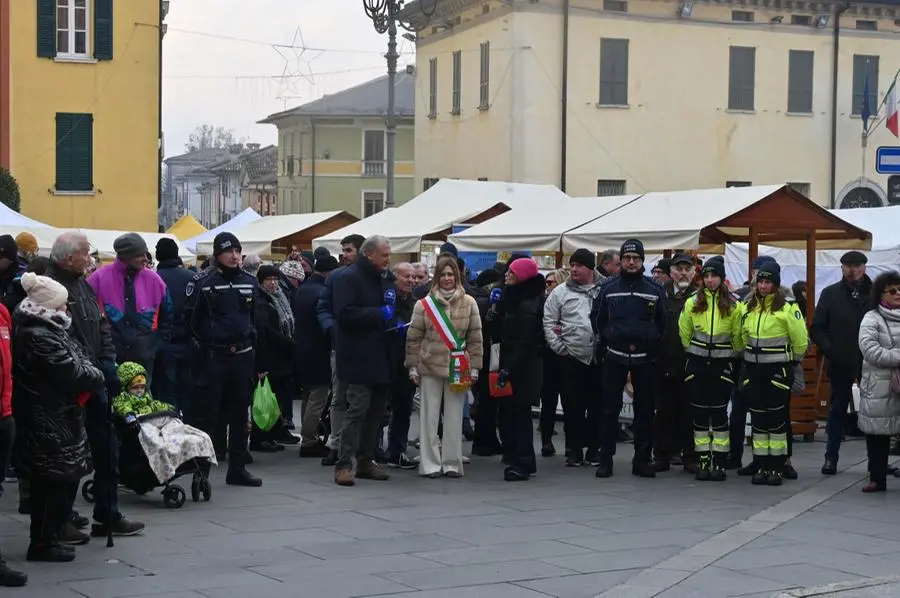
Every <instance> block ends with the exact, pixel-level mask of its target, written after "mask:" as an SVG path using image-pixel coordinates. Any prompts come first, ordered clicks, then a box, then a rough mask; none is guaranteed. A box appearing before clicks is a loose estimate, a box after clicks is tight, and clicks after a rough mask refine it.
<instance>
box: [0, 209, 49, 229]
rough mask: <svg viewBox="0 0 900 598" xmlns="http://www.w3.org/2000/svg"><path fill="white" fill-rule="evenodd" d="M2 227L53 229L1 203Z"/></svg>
mask: <svg viewBox="0 0 900 598" xmlns="http://www.w3.org/2000/svg"><path fill="white" fill-rule="evenodd" d="M0 226H3V227H12V228H21V230H23V231H24V230H30V229H33V228H53V227H51V226H49V225H47V224H44V223H43V222H38V221H37V220H34V219H32V218H29V217H28V216H25V215H24V214H20V213H19V212H16V211H15V210H14V209H12V208H11V207H9V206H8V205H6V204H5V203H2V202H0Z"/></svg>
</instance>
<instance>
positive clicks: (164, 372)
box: [153, 237, 194, 411]
mask: <svg viewBox="0 0 900 598" xmlns="http://www.w3.org/2000/svg"><path fill="white" fill-rule="evenodd" d="M156 261H157V262H158V263H157V266H156V273H157V274H159V277H160V278H162V279H163V282H165V283H166V288H168V289H169V298H170V299H171V300H172V335H171V338H170V339H169V340H168V342H164V343H163V346H162V347H161V349H160V351H159V353H158V354H157V356H156V367H155V368H154V370H155V372H156V375H155V376H154V377H153V396H154V397H156V398H157V399H159V400H160V401H162V402H164V403H168V404H170V405H175V406H176V407H178V408H179V409H180V410H181V411H186V410H187V399H188V398H189V397H190V395H189V393H188V392H186V391H187V390H188V389H189V388H190V386H191V383H190V380H191V369H190V363H191V360H190V357H191V354H190V346H191V342H190V336H189V335H188V333H187V329H186V328H185V327H184V301H185V289H186V288H187V285H188V283H189V282H191V280H193V279H194V273H193V272H191V271H190V270H188V269H187V268H185V267H184V263H183V262H182V261H181V258H180V257H178V244H177V243H175V241H173V240H172V239H169V238H168V237H163V238H162V239H160V240H159V241H158V242H157V243H156Z"/></svg>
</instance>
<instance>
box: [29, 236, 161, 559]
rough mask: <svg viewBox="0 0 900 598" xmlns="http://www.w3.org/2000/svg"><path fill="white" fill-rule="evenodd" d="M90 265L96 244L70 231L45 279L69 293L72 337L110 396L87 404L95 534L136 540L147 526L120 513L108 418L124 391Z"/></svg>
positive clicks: (115, 457) (56, 248)
mask: <svg viewBox="0 0 900 598" xmlns="http://www.w3.org/2000/svg"><path fill="white" fill-rule="evenodd" d="M90 262H91V244H90V242H89V241H88V238H87V237H86V236H85V235H84V234H82V233H79V232H76V231H66V232H63V233H62V234H60V235H59V236H58V237H57V238H56V241H55V242H54V243H53V248H52V249H51V250H50V265H49V266H48V267H47V273H46V275H47V276H49V277H50V278H52V279H53V280H55V281H57V282H58V283H60V284H61V285H63V286H64V287H65V288H66V290H67V291H68V292H69V314H70V315H71V317H72V326H71V328H69V334H71V335H72V336H73V337H75V339H77V340H78V342H79V343H80V344H81V346H82V347H83V348H84V350H85V352H86V353H87V356H88V357H89V358H90V360H91V361H92V362H93V363H94V365H96V366H97V367H99V368H100V371H102V372H103V375H104V377H105V378H106V393H101V394H98V395H95V396H93V397H92V398H91V400H89V401H88V402H87V404H86V405H85V415H86V422H85V429H86V430H87V435H88V440H89V441H90V444H91V458H92V459H93V461H94V496H95V498H96V503H95V504H94V521H95V523H94V525H93V527H92V529H91V535H92V536H95V537H103V536H106V535H107V534H109V533H112V534H113V535H117V536H133V535H135V534H139V533H141V531H143V529H144V524H143V523H140V522H137V521H129V520H127V519H125V517H124V516H123V515H122V513H120V512H119V505H118V502H119V501H118V486H119V474H118V461H119V455H118V440H117V439H116V437H115V429H114V428H113V426H112V422H111V421H110V419H109V401H111V400H112V398H113V397H114V396H115V395H117V394H118V393H119V389H120V386H121V383H120V382H119V377H118V375H117V374H116V367H117V366H116V351H115V349H114V348H113V342H112V335H111V333H110V325H109V321H108V320H107V319H106V315H105V314H104V313H103V311H102V310H101V309H100V304H99V303H98V302H97V296H96V295H95V294H94V290H93V289H92V288H91V285H89V284H88V283H87V280H85V278H84V275H85V272H86V271H87V268H88V266H89V264H90ZM75 515H76V516H77V514H75ZM82 519H83V518H73V523H75V524H76V525H81V524H83V525H84V526H86V525H87V524H88V523H89V522H87V521H83V520H82ZM67 535H70V532H69V533H67ZM75 540H78V541H81V542H85V541H87V538H86V537H85V538H83V539H82V538H73V539H72V541H75Z"/></svg>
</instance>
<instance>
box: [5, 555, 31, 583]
mask: <svg viewBox="0 0 900 598" xmlns="http://www.w3.org/2000/svg"><path fill="white" fill-rule="evenodd" d="M27 583H28V576H27V575H25V574H24V573H22V572H21V571H16V570H15V569H10V568H9V567H8V566H7V565H6V562H4V560H3V559H0V587H3V588H21V587H22V586H24V585H25V584H27Z"/></svg>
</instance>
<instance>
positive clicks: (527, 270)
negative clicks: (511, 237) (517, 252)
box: [509, 257, 538, 282]
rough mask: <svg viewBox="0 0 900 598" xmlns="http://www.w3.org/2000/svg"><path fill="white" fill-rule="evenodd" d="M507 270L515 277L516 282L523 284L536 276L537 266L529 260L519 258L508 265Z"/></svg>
mask: <svg viewBox="0 0 900 598" xmlns="http://www.w3.org/2000/svg"><path fill="white" fill-rule="evenodd" d="M509 269H510V270H511V271H512V273H513V274H515V275H516V281H517V282H525V281H526V280H528V279H530V278H534V277H535V276H537V275H538V265H537V262H535V261H534V260H533V259H531V258H527V257H520V258H519V259H517V260H515V261H514V262H513V263H511V264H510V265H509Z"/></svg>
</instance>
